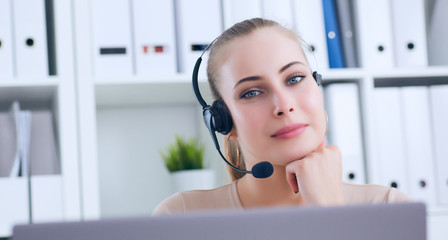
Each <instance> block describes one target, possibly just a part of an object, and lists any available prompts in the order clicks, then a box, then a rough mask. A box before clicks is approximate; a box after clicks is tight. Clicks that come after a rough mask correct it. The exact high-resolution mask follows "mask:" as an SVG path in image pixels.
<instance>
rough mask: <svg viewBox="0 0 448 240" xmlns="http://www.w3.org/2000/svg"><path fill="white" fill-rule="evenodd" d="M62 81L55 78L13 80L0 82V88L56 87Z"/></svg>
mask: <svg viewBox="0 0 448 240" xmlns="http://www.w3.org/2000/svg"><path fill="white" fill-rule="evenodd" d="M61 81H62V80H61V79H60V78H59V77H57V76H49V77H38V78H31V77H26V78H14V79H13V80H7V81H4V80H2V81H0V88H3V87H34V86H36V87H39V86H58V85H59V83H60V82H61Z"/></svg>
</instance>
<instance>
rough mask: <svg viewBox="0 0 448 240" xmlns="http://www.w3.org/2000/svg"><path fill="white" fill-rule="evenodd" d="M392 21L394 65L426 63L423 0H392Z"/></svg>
mask: <svg viewBox="0 0 448 240" xmlns="http://www.w3.org/2000/svg"><path fill="white" fill-rule="evenodd" d="M390 3H391V5H392V22H393V33H394V35H393V39H394V44H395V46H394V50H395V66H396V67H417V66H427V65H428V53H427V46H426V24H425V23H426V19H425V1H424V0H393V1H390Z"/></svg>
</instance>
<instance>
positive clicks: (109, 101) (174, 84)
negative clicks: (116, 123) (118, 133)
mask: <svg viewBox="0 0 448 240" xmlns="http://www.w3.org/2000/svg"><path fill="white" fill-rule="evenodd" d="M184 79H185V78H179V79H178V80H179V81H171V82H161V81H160V82H149V81H145V82H143V81H140V82H138V81H132V82H129V83H126V84H124V83H115V84H96V86H95V93H96V94H95V96H96V105H97V107H100V108H101V107H124V106H139V105H153V104H178V103H195V102H196V97H195V96H194V93H193V87H192V84H191V82H190V81H188V82H187V81H184ZM199 88H200V89H201V94H202V95H203V97H204V98H205V99H206V101H210V102H211V94H210V90H209V89H208V84H207V83H205V82H204V81H200V82H199Z"/></svg>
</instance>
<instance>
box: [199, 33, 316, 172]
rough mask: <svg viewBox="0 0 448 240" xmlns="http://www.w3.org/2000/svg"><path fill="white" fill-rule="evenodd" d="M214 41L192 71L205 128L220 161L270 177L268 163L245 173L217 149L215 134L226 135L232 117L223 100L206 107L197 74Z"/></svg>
mask: <svg viewBox="0 0 448 240" xmlns="http://www.w3.org/2000/svg"><path fill="white" fill-rule="evenodd" d="M215 41H216V39H215V40H213V42H211V43H210V44H209V45H208V46H207V47H206V48H205V49H204V51H203V52H202V54H201V56H200V57H199V58H198V60H197V61H196V64H195V65H194V69H193V78H192V82H193V91H194V94H195V95H196V98H197V100H198V102H199V104H201V106H202V116H203V118H204V123H205V126H206V127H207V129H208V131H209V132H210V135H211V137H212V139H213V142H214V143H215V146H216V149H217V150H218V153H219V155H220V156H221V157H222V159H223V160H224V161H225V162H226V163H227V164H228V165H229V166H230V167H231V168H232V169H234V170H235V171H238V172H242V173H248V174H252V175H253V176H254V177H256V178H268V177H270V176H271V175H272V173H273V172H274V168H273V166H272V164H271V163H269V162H260V163H257V164H255V165H254V166H253V167H252V171H247V170H243V169H239V168H237V167H235V166H233V165H232V164H231V163H229V161H227V159H226V158H225V157H224V156H223V154H222V152H221V149H220V147H219V143H218V139H217V138H216V133H215V132H219V133H221V134H223V135H226V134H228V133H229V132H230V131H231V130H232V128H233V121H232V116H231V115H230V112H229V110H228V109H227V106H226V104H225V103H224V101H223V100H216V101H214V102H213V104H212V105H211V106H210V105H208V104H207V103H206V102H205V100H204V98H202V95H201V93H200V91H199V86H198V74H199V66H200V65H201V62H202V56H203V55H204V53H205V52H206V51H207V50H208V49H209V48H210V47H211V46H212V44H213V43H214V42H215ZM313 77H314V79H315V80H316V82H317V85H320V83H321V81H322V75H321V74H319V73H317V72H313Z"/></svg>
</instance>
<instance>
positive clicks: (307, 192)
mask: <svg viewBox="0 0 448 240" xmlns="http://www.w3.org/2000/svg"><path fill="white" fill-rule="evenodd" d="M286 178H287V180H288V183H289V186H290V187H291V188H292V190H293V191H294V192H296V193H297V192H299V191H300V194H301V196H302V199H303V200H304V201H305V203H306V204H311V205H322V206H328V205H342V204H344V197H343V196H342V189H341V186H342V161H341V151H340V150H339V148H338V147H336V146H326V145H325V140H324V141H322V143H321V144H320V145H319V147H318V148H317V149H316V150H315V151H314V152H312V153H311V154H309V155H307V156H305V157H304V158H302V159H299V160H296V161H294V162H291V163H289V164H288V165H286Z"/></svg>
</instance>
